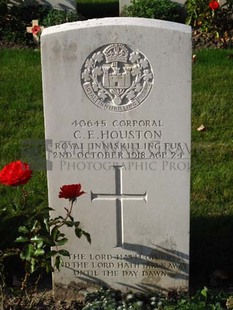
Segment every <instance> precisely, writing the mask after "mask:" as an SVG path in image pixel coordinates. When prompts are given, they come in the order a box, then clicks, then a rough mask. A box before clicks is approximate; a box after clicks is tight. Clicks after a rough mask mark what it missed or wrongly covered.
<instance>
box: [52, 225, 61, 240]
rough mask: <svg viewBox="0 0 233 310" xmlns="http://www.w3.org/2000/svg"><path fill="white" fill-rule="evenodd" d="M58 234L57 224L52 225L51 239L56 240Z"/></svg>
mask: <svg viewBox="0 0 233 310" xmlns="http://www.w3.org/2000/svg"><path fill="white" fill-rule="evenodd" d="M58 234H59V230H58V227H57V226H55V227H53V229H52V231H51V237H52V240H53V241H56V240H57V237H58Z"/></svg>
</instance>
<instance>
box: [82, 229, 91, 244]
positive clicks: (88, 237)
mask: <svg viewBox="0 0 233 310" xmlns="http://www.w3.org/2000/svg"><path fill="white" fill-rule="evenodd" d="M83 235H84V236H85V237H86V238H87V241H88V242H89V243H90V244H91V235H90V234H89V233H87V232H85V231H83Z"/></svg>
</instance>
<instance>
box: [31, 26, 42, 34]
mask: <svg viewBox="0 0 233 310" xmlns="http://www.w3.org/2000/svg"><path fill="white" fill-rule="evenodd" d="M39 32H41V28H40V26H38V25H35V26H33V27H32V34H35V35H38V33H39Z"/></svg>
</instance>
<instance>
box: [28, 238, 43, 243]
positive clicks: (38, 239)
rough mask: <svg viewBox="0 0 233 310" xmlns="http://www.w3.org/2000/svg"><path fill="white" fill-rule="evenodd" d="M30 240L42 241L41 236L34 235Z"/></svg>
mask: <svg viewBox="0 0 233 310" xmlns="http://www.w3.org/2000/svg"><path fill="white" fill-rule="evenodd" d="M30 241H32V242H35V243H40V242H43V238H42V237H40V236H34V237H32V238H31V239H30Z"/></svg>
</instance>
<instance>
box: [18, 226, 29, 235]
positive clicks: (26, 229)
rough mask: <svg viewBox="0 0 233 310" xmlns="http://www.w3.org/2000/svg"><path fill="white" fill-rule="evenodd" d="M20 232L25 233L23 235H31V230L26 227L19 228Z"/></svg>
mask: <svg viewBox="0 0 233 310" xmlns="http://www.w3.org/2000/svg"><path fill="white" fill-rule="evenodd" d="M18 232H20V233H23V234H27V233H29V230H28V228H27V227H26V226H20V227H19V228H18Z"/></svg>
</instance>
